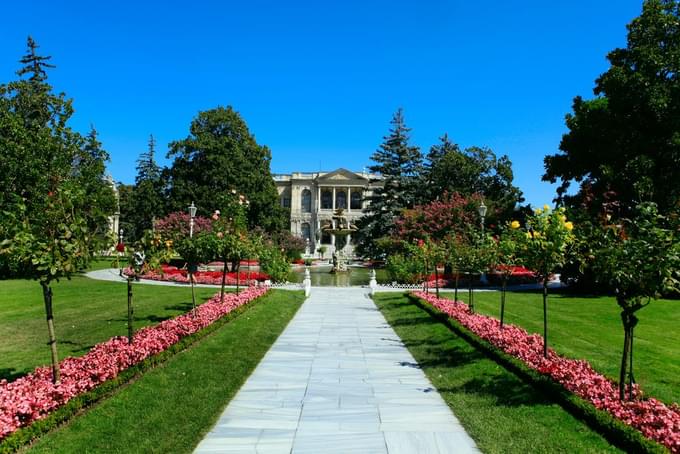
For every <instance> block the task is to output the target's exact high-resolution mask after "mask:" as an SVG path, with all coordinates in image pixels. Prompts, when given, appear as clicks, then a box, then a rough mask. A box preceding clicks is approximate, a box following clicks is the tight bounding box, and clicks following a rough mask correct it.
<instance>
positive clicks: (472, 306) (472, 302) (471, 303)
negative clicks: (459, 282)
mask: <svg viewBox="0 0 680 454" xmlns="http://www.w3.org/2000/svg"><path fill="white" fill-rule="evenodd" d="M467 275H468V308H469V309H470V313H471V314H474V313H475V300H474V298H475V297H474V296H473V292H472V273H467Z"/></svg>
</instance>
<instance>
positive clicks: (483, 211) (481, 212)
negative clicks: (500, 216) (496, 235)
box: [477, 200, 486, 235]
mask: <svg viewBox="0 0 680 454" xmlns="http://www.w3.org/2000/svg"><path fill="white" fill-rule="evenodd" d="M477 212H478V213H479V217H480V218H481V222H482V235H484V218H485V217H486V205H484V201H483V200H482V204H481V205H479V208H477Z"/></svg>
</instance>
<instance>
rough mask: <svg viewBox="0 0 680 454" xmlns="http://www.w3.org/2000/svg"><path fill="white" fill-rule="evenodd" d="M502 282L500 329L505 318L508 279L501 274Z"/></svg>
mask: <svg viewBox="0 0 680 454" xmlns="http://www.w3.org/2000/svg"><path fill="white" fill-rule="evenodd" d="M502 279H503V282H502V284H501V329H503V320H504V318H505V292H506V290H507V288H508V277H507V275H505V274H503V277H502Z"/></svg>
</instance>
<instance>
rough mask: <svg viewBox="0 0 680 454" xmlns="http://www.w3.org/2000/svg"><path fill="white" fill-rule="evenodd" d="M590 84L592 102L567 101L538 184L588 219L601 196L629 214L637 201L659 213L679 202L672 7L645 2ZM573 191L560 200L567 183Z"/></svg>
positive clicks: (663, 1)
mask: <svg viewBox="0 0 680 454" xmlns="http://www.w3.org/2000/svg"><path fill="white" fill-rule="evenodd" d="M607 59H608V60H609V62H610V64H611V66H610V68H609V69H608V70H607V71H606V72H605V73H603V74H602V75H600V77H599V78H598V79H597V80H596V82H595V89H594V93H595V95H596V97H595V98H594V99H591V100H584V99H583V98H581V97H580V96H577V97H576V98H575V99H574V103H573V112H572V113H570V114H568V115H567V117H566V123H567V127H568V128H569V132H567V133H566V134H565V135H564V136H563V137H562V142H561V143H560V152H559V153H557V154H555V155H550V156H546V158H545V169H546V172H545V174H544V176H543V179H544V180H547V181H550V182H553V183H554V182H557V181H558V180H559V181H560V186H559V188H558V199H559V200H560V201H562V202H564V203H566V204H567V205H571V206H578V205H579V204H583V205H585V206H586V207H587V208H588V209H590V211H591V214H594V213H596V212H597V211H598V210H599V209H600V208H599V207H600V204H601V202H602V201H603V199H604V198H605V197H609V198H610V199H611V198H614V199H616V200H617V201H618V203H619V204H620V206H621V209H622V210H623V211H624V213H630V212H631V211H632V210H633V208H634V207H635V206H636V205H637V203H638V202H641V201H653V202H656V203H657V204H658V206H659V209H660V210H662V212H668V211H669V210H677V208H678V207H679V203H680V202H679V201H680V185H679V184H678V179H680V76H679V72H680V2H678V0H646V1H645V2H644V3H643V7H642V14H641V15H640V16H639V17H638V18H636V19H634V20H633V21H632V22H631V23H630V24H629V25H628V39H627V46H626V47H625V48H619V49H614V50H613V51H611V52H610V53H609V55H608V56H607ZM573 181H576V182H578V183H580V188H579V192H578V193H577V194H576V195H575V196H568V195H567V191H568V189H569V187H570V184H571V183H572V182H573Z"/></svg>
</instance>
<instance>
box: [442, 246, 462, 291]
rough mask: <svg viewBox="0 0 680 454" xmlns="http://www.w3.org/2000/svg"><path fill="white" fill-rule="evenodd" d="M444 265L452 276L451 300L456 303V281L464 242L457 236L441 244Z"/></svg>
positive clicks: (460, 267)
mask: <svg viewBox="0 0 680 454" xmlns="http://www.w3.org/2000/svg"><path fill="white" fill-rule="evenodd" d="M442 248H443V254H444V263H445V265H446V267H447V268H449V269H450V270H451V273H452V274H453V288H454V290H453V299H454V301H458V279H459V276H460V272H461V271H462V269H463V265H464V264H463V260H464V257H463V255H464V249H465V242H464V240H463V239H462V237H460V236H459V235H449V236H448V237H446V238H445V239H444V241H443V243H442Z"/></svg>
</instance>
